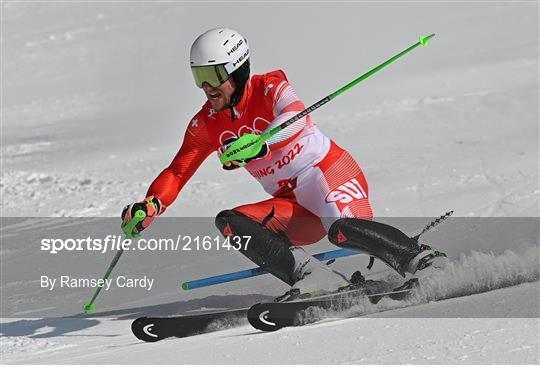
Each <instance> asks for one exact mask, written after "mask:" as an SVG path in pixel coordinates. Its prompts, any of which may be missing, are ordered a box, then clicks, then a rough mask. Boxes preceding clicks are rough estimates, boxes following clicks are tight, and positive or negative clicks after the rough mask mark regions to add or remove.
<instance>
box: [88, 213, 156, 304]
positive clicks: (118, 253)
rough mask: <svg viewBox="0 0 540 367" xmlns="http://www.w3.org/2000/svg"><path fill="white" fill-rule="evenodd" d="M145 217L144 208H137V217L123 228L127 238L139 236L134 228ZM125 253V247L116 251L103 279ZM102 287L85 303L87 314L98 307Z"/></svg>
mask: <svg viewBox="0 0 540 367" xmlns="http://www.w3.org/2000/svg"><path fill="white" fill-rule="evenodd" d="M144 218H146V213H145V212H144V211H143V210H137V211H136V212H135V217H133V218H132V219H131V221H129V223H128V224H127V225H126V226H125V227H124V228H122V230H123V231H124V234H125V235H126V237H127V238H133V237H138V235H134V234H132V232H133V228H135V226H136V225H137V224H139V223H140V222H141V221H143V220H144ZM123 253H124V249H120V250H118V251H116V255H114V258H113V259H112V261H111V264H110V265H109V268H108V269H107V271H106V272H105V275H103V277H102V278H101V279H103V280H107V279H109V276H110V275H111V273H112V271H113V269H114V267H115V266H116V264H117V263H118V260H120V256H122V254H123ZM102 288H103V286H99V287H97V289H96V291H95V292H94V295H93V296H92V299H91V300H90V302H87V303H85V304H84V313H85V314H90V313H92V312H94V311H95V310H96V308H95V306H94V301H95V300H96V298H97V297H98V295H99V293H100V292H101V289H102Z"/></svg>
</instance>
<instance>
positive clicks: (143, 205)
mask: <svg viewBox="0 0 540 367" xmlns="http://www.w3.org/2000/svg"><path fill="white" fill-rule="evenodd" d="M162 211H163V205H162V204H161V201H160V200H159V199H158V198H156V197H154V196H148V197H147V198H145V199H144V200H143V201H141V202H138V203H134V204H130V205H127V206H126V207H125V208H124V210H122V225H121V226H122V231H123V232H124V234H125V235H126V237H128V238H134V237H139V236H140V235H141V232H142V231H143V230H144V229H145V228H148V227H149V226H150V224H152V222H153V221H154V218H155V217H157V216H158V215H160V214H161V213H162ZM140 218H144V219H142V220H140Z"/></svg>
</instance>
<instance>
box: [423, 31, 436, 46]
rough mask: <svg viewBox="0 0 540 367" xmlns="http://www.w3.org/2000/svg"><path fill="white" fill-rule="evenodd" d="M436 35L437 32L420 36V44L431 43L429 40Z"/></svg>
mask: <svg viewBox="0 0 540 367" xmlns="http://www.w3.org/2000/svg"><path fill="white" fill-rule="evenodd" d="M433 37H435V33H432V34H430V35H429V36H425V37H420V44H421V45H422V46H427V45H428V43H429V40H430V39H432V38H433Z"/></svg>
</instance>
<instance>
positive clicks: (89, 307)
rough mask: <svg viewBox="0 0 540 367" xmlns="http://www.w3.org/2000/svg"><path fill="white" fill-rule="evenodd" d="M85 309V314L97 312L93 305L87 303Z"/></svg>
mask: <svg viewBox="0 0 540 367" xmlns="http://www.w3.org/2000/svg"><path fill="white" fill-rule="evenodd" d="M83 309H84V313H85V314H91V313H93V312H94V311H95V310H96V306H94V305H93V304H92V303H85V304H84V307H83Z"/></svg>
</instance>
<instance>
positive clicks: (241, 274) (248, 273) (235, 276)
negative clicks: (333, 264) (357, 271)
mask: <svg viewBox="0 0 540 367" xmlns="http://www.w3.org/2000/svg"><path fill="white" fill-rule="evenodd" d="M351 255H358V252H354V251H351V250H347V249H340V250H333V251H327V252H321V253H319V254H316V255H313V256H314V257H315V258H316V259H317V260H320V261H326V260H332V259H337V258H340V257H345V256H351ZM266 273H267V271H265V270H264V269H262V268H252V269H246V270H241V271H236V272H234V273H228V274H221V275H216V276H213V277H208V278H202V279H197V280H190V281H188V282H184V283H182V289H183V290H186V291H187V290H190V289H195V288H202V287H208V286H210V285H215V284H221V283H227V282H233V281H235V280H240V279H246V278H251V277H255V276H258V275H263V274H266Z"/></svg>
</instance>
